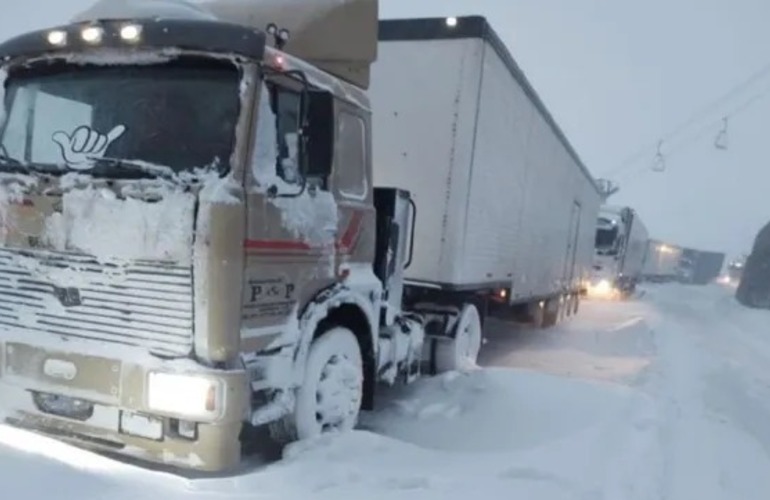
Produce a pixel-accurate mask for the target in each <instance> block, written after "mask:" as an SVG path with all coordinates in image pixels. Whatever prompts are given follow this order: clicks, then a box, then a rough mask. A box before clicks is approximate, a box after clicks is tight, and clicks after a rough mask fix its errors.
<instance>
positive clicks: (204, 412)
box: [147, 372, 222, 418]
mask: <svg viewBox="0 0 770 500" xmlns="http://www.w3.org/2000/svg"><path fill="white" fill-rule="evenodd" d="M147 406H148V407H149V408H150V409H151V410H154V411H157V412H162V413H171V414H175V415H184V416H186V417H203V418H210V417H214V416H216V415H217V414H218V413H219V412H220V411H221V408H222V385H221V383H219V382H218V381H216V380H210V379H207V378H204V377H199V376H194V375H180V374H173V373H160V372H152V373H150V374H149V378H148V388H147Z"/></svg>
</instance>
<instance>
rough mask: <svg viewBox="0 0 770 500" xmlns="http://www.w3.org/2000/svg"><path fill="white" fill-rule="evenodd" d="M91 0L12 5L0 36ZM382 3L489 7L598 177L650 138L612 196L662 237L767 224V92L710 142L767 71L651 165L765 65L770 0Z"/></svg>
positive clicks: (384, 5) (699, 240)
mask: <svg viewBox="0 0 770 500" xmlns="http://www.w3.org/2000/svg"><path fill="white" fill-rule="evenodd" d="M90 3H91V2H90V1H89V0H58V1H55V2H54V1H50V0H24V1H23V2H15V3H14V8H13V9H12V10H8V11H7V12H5V14H4V15H3V16H0V36H2V37H5V36H10V35H12V34H16V33H18V32H20V31H23V30H26V29H30V28H36V27H40V26H43V25H46V24H51V23H57V22H61V21H63V20H65V19H66V18H67V17H68V16H69V15H70V14H71V13H72V12H74V11H75V10H76V9H80V8H83V7H85V6H87V5H89V4H90ZM380 10H381V17H414V16H447V15H461V14H482V15H485V16H486V17H487V18H488V19H489V21H490V22H491V23H492V25H493V27H494V29H495V30H496V31H497V32H498V33H499V34H500V36H501V37H502V39H503V40H504V41H505V42H506V44H507V45H508V47H509V48H510V50H511V52H512V53H513V55H514V58H516V59H517V61H518V62H519V64H520V66H521V67H522V68H523V69H524V71H525V73H526V74H527V76H528V77H529V79H530V81H531V82H532V83H533V85H534V87H535V88H536V90H537V91H538V93H539V94H540V96H541V97H542V98H543V101H544V102H545V103H546V106H547V107H548V108H549V109H550V111H551V113H552V114H553V115H554V117H555V118H556V120H557V122H558V123H559V124H560V126H561V127H562V129H563V130H564V131H565V133H566V135H567V137H568V138H569V139H570V141H571V142H572V144H573V145H574V146H575V149H576V150H577V151H578V153H579V154H580V155H581V157H582V158H583V160H584V161H585V163H586V164H587V166H588V167H589V169H590V170H591V171H592V172H593V173H594V175H595V176H597V177H601V176H602V175H604V174H606V173H607V172H611V171H614V170H618V169H619V168H620V167H621V165H623V164H624V161H625V160H626V159H627V158H628V157H630V156H632V155H634V154H636V153H639V151H640V148H643V147H645V146H646V147H647V150H646V151H645V154H644V158H645V161H642V162H638V163H636V164H633V165H631V166H630V167H627V168H625V169H624V170H622V171H621V172H620V174H618V175H616V176H615V177H614V178H615V180H617V181H618V182H619V184H620V185H621V191H620V192H619V193H618V194H617V195H616V196H615V197H613V198H612V199H611V201H612V202H613V203H623V204H629V205H631V206H634V207H635V208H636V209H637V210H638V211H639V213H640V215H641V216H642V218H643V219H644V220H645V221H646V222H647V225H648V227H649V229H650V231H651V233H652V234H653V236H655V237H658V238H662V239H666V240H670V241H671V242H673V243H680V244H683V245H691V246H696V247H705V248H713V249H722V250H726V251H728V252H730V253H732V254H735V253H738V252H741V251H743V250H744V249H745V250H748V249H749V246H750V244H751V242H752V240H753V238H754V236H755V234H756V232H757V230H758V229H759V228H760V227H761V226H762V225H763V224H764V223H765V222H767V221H768V220H770V151H768V148H767V145H768V144H770V135H768V125H770V95H768V96H766V98H764V99H761V100H758V101H755V102H754V103H753V104H752V105H751V106H749V107H747V108H745V109H743V110H742V111H741V112H740V114H737V115H735V116H733V117H732V118H731V119H730V122H729V129H728V130H729V142H730V143H729V146H730V147H729V149H728V150H727V151H719V150H716V149H715V148H714V147H713V140H714V137H715V136H716V134H717V132H718V131H719V128H720V125H719V124H718V123H717V122H718V120H719V118H720V117H721V114H723V113H725V112H727V111H731V110H732V109H734V108H738V107H741V105H742V104H743V102H745V101H747V100H749V99H750V98H752V97H753V96H754V95H755V94H759V93H762V92H764V91H767V90H770V73H768V74H767V75H766V76H765V77H764V78H762V79H761V80H759V81H757V82H756V84H755V85H754V86H753V87H752V90H751V91H747V92H744V93H742V94H740V95H739V96H737V97H736V98H734V99H731V100H730V101H729V102H728V103H727V105H726V106H725V107H724V108H723V109H720V110H716V111H717V112H716V113H712V114H711V115H709V116H708V117H706V118H703V119H700V120H697V121H696V126H695V127H693V128H692V129H690V130H691V132H693V135H696V136H697V135H698V134H697V133H698V132H699V131H702V130H705V132H704V134H705V135H703V136H702V137H701V138H700V139H699V140H689V141H685V143H684V144H682V145H679V146H677V148H676V150H675V151H673V152H672V154H671V155H670V156H668V157H667V159H666V166H667V169H666V171H665V172H664V173H655V172H652V171H651V169H650V168H649V166H650V165H651V164H652V161H653V159H654V156H655V144H656V143H657V141H658V139H659V138H660V137H662V136H664V135H665V134H666V133H667V132H669V131H671V130H673V129H675V128H677V126H678V125H680V124H681V123H682V122H684V121H686V120H687V119H688V118H690V117H691V116H692V114H693V113H694V112H696V111H698V110H700V109H701V108H703V107H704V106H706V105H708V104H710V103H711V102H713V101H715V100H716V99H717V98H719V97H721V96H722V95H723V94H725V93H727V92H728V91H729V90H731V89H732V88H733V87H735V86H736V85H738V84H740V83H741V82H743V81H744V80H746V79H747V78H748V77H749V76H751V75H752V74H753V73H755V72H756V71H758V70H759V69H761V68H762V67H764V66H766V65H768V64H770V31H768V29H767V23H768V19H770V2H768V1H767V0H721V1H719V0H648V1H646V2H632V1H628V0H626V1H622V0H621V1H618V0H473V1H471V0H381V2H380ZM707 118H708V119H707ZM712 122H714V125H713V126H712V127H711V128H704V127H705V126H707V125H709V124H711V123H712ZM689 137H690V136H689V135H688V134H685V139H687V138H689ZM665 152H666V146H664V153H665Z"/></svg>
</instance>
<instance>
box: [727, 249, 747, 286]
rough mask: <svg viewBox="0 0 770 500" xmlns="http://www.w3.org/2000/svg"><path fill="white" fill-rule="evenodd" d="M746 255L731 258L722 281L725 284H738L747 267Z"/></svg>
mask: <svg viewBox="0 0 770 500" xmlns="http://www.w3.org/2000/svg"><path fill="white" fill-rule="evenodd" d="M746 257H747V256H745V255H744V256H741V257H739V258H736V259H733V260H731V261H730V262H729V263H728V264H727V267H726V269H725V273H724V275H723V276H722V278H721V282H722V283H723V284H725V285H733V286H738V284H739V283H740V282H741V278H742V277H743V270H744V268H745V267H746Z"/></svg>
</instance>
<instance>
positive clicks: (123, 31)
mask: <svg viewBox="0 0 770 500" xmlns="http://www.w3.org/2000/svg"><path fill="white" fill-rule="evenodd" d="M141 37H142V27H141V26H139V25H138V24H127V25H125V26H123V27H122V28H120V38H122V39H123V40H125V41H127V42H138V41H139V39H140V38H141Z"/></svg>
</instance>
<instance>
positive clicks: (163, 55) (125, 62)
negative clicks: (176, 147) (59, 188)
mask: <svg viewBox="0 0 770 500" xmlns="http://www.w3.org/2000/svg"><path fill="white" fill-rule="evenodd" d="M145 55H146V57H145V58H144V59H143V58H142V57H141V54H137V53H133V54H131V53H127V52H120V53H116V52H115V51H114V50H109V51H107V50H94V51H91V52H89V53H74V54H61V57H56V58H52V57H47V58H34V59H16V60H13V61H11V62H10V63H7V64H6V65H3V66H0V71H2V72H4V73H5V74H6V78H5V81H4V91H3V92H0V97H2V98H3V102H2V103H0V104H1V105H2V109H0V118H2V120H0V141H2V140H3V139H4V137H5V134H6V129H7V127H8V125H9V120H10V116H11V112H12V109H11V108H10V107H6V103H11V102H12V99H14V98H15V95H14V94H15V92H17V91H18V90H17V89H19V88H23V86H24V84H23V83H22V84H21V85H19V86H16V87H12V86H13V85H14V84H16V83H17V82H18V79H19V78H30V79H35V78H40V77H42V78H44V77H45V76H48V75H51V76H55V75H58V74H66V73H67V72H72V71H73V69H76V70H77V71H78V72H84V71H95V72H101V71H110V70H111V69H112V70H115V71H117V69H116V68H119V69H120V70H129V71H130V70H132V69H146V68H148V67H152V68H153V69H156V70H157V68H161V67H170V68H169V69H170V70H172V71H173V70H174V69H175V68H181V69H182V71H185V70H195V68H196V66H202V67H204V68H208V69H211V70H212V72H215V71H217V70H221V71H228V70H232V71H235V75H236V81H235V82H233V83H234V87H233V88H234V90H235V92H236V94H235V95H234V96H233V97H234V99H235V101H236V102H237V108H236V110H235V116H234V117H233V125H232V130H231V134H232V135H230V136H229V137H230V139H231V147H230V148H229V153H230V156H229V158H226V159H224V160H221V161H220V163H219V165H214V164H213V163H212V164H211V165H191V166H189V167H178V166H177V167H175V166H167V165H160V164H158V165H153V164H152V163H151V162H147V161H143V160H142V159H141V158H107V157H105V160H108V161H105V162H104V165H105V166H103V167H99V166H94V167H93V168H91V169H88V170H77V169H72V168H68V167H66V166H65V165H64V162H62V163H61V164H54V163H40V162H27V161H26V158H25V159H24V161H22V162H21V164H22V166H23V167H24V169H25V171H26V173H29V174H33V175H34V174H38V175H53V176H60V175H65V174H68V173H72V172H76V173H79V174H85V175H91V176H93V177H99V178H115V179H131V178H154V177H159V176H162V175H163V171H165V172H166V175H165V176H167V177H168V176H171V177H174V176H177V175H178V174H183V175H185V176H188V177H189V176H190V175H191V174H192V175H193V176H194V174H195V173H196V172H200V171H201V170H204V171H212V170H215V171H217V173H218V174H219V176H220V177H224V176H226V175H228V174H231V173H232V174H233V175H235V176H242V174H243V167H242V165H243V157H244V154H243V151H244V150H245V149H246V146H247V144H246V143H244V138H245V137H247V135H244V133H243V129H244V127H246V128H248V127H247V125H248V120H249V112H248V110H249V102H248V96H247V95H245V93H244V92H243V88H244V83H245V81H247V80H248V79H249V77H248V75H249V74H251V73H253V71H254V70H253V68H251V66H254V64H253V63H251V62H250V61H245V60H243V59H239V58H233V57H224V56H219V55H215V54H210V53H200V52H193V51H176V52H174V54H173V55H168V53H167V51H153V52H145ZM105 56H110V57H109V58H106V57H105ZM159 71H162V70H159ZM97 75H98V73H97ZM79 76H80V75H79ZM95 78H99V76H96V77H95ZM27 125H29V124H27ZM25 142H26V139H25ZM107 156H109V155H107ZM109 160H112V161H109ZM114 160H124V163H125V165H123V166H122V167H121V168H117V169H116V168H112V169H110V167H109V166H108V164H112V166H113V167H116V165H115V161H114ZM11 161H13V158H12V159H11ZM0 163H3V160H2V159H0ZM97 163H98V162H97ZM132 168H134V169H135V173H134V174H132V173H130V170H131V169H132ZM19 170H20V169H19V168H18V166H17V167H11V166H10V164H6V165H3V166H2V167H0V172H1V171H9V172H10V171H13V172H18V171H19Z"/></svg>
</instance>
